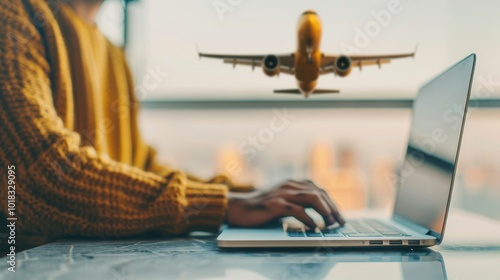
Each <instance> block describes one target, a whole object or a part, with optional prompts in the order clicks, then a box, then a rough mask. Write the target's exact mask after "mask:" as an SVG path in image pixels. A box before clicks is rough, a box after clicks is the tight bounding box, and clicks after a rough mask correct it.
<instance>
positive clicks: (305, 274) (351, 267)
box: [0, 209, 500, 280]
mask: <svg viewBox="0 0 500 280" xmlns="http://www.w3.org/2000/svg"><path fill="white" fill-rule="evenodd" d="M7 267H8V265H7V263H6V258H5V257H4V258H2V261H1V263H0V279H30V280H36V279H86V280H88V279H91V280H98V279H107V280H109V279H116V280H121V279H237V280H243V279H252V280H258V279H300V280H307V279H314V280H316V279H500V222H497V221H494V220H490V219H487V218H484V217H481V216H478V215H474V214H471V213H468V212H463V211H461V210H458V209H452V211H451V214H450V218H449V221H448V226H447V230H446V235H445V239H444V242H443V243H442V244H441V245H440V246H436V247H433V248H432V249H420V250H373V249H371V250H368V249H362V250H359V249H357V250H353V249H342V250H339V249H334V248H323V247H318V248H310V249H300V250H297V249H236V250H234V249H232V250H227V249H218V248H217V246H216V242H215V237H214V236H194V237H185V238H161V239H148V240H145V239H142V240H137V239H120V240H89V239H84V240H81V239H78V240H77V239H74V240H62V241H58V242H53V243H50V244H46V245H43V246H40V247H37V248H33V249H30V250H27V251H24V252H20V253H18V254H17V267H16V272H15V273H12V272H9V271H7Z"/></svg>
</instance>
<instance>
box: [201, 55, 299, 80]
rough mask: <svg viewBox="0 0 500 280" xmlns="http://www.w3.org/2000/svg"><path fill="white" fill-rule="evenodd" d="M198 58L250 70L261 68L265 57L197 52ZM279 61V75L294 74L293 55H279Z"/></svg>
mask: <svg viewBox="0 0 500 280" xmlns="http://www.w3.org/2000/svg"><path fill="white" fill-rule="evenodd" d="M198 55H199V56H200V57H208V58H216V59H221V60H222V61H223V62H224V63H227V64H232V65H233V67H236V65H246V66H251V67H252V70H253V69H255V67H262V62H263V60H264V58H265V57H266V56H267V55H231V54H229V55H228V54H212V53H201V52H198ZM276 57H277V58H278V60H279V67H280V73H285V74H290V75H293V74H294V71H295V70H294V65H295V61H294V54H293V53H288V54H279V55H276Z"/></svg>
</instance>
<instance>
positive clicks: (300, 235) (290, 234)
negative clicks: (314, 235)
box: [288, 232, 306, 237]
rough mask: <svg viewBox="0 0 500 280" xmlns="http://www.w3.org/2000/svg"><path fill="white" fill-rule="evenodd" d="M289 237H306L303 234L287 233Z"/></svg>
mask: <svg viewBox="0 0 500 280" xmlns="http://www.w3.org/2000/svg"><path fill="white" fill-rule="evenodd" d="M288 236H289V237H306V236H305V235H304V233H303V232H289V233H288Z"/></svg>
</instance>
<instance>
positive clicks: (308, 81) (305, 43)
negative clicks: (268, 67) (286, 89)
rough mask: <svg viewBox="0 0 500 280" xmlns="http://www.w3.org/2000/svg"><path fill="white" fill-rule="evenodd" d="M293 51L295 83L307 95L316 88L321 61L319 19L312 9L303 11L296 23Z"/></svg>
mask: <svg viewBox="0 0 500 280" xmlns="http://www.w3.org/2000/svg"><path fill="white" fill-rule="evenodd" d="M297 38H298V42H297V50H296V52H295V78H296V79H297V85H298V87H299V89H300V91H301V92H302V94H304V96H305V97H308V96H309V95H310V94H311V93H312V92H313V91H314V89H315V88H316V84H317V82H318V77H319V69H320V62H321V52H320V43H321V21H320V18H319V16H318V15H317V14H316V13H315V12H313V11H306V12H304V13H303V14H302V15H301V16H300V18H299V22H298V25H297Z"/></svg>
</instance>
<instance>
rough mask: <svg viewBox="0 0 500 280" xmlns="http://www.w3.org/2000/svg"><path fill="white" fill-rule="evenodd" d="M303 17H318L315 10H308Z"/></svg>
mask: <svg viewBox="0 0 500 280" xmlns="http://www.w3.org/2000/svg"><path fill="white" fill-rule="evenodd" d="M302 15H303V16H305V15H317V13H316V12H315V11H313V10H307V11H305V12H303V13H302Z"/></svg>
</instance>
